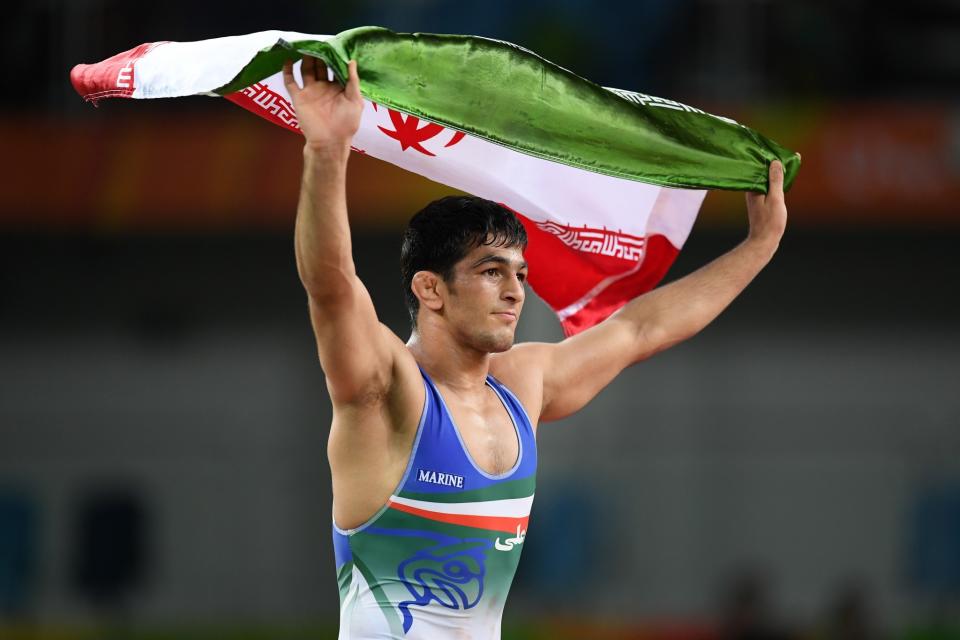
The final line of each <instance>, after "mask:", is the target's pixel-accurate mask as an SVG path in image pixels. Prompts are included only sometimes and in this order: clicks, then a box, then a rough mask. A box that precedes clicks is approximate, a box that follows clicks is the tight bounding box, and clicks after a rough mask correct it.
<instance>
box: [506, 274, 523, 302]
mask: <svg viewBox="0 0 960 640" xmlns="http://www.w3.org/2000/svg"><path fill="white" fill-rule="evenodd" d="M506 282H507V284H506V286H505V287H504V290H503V298H504V299H505V300H510V301H511V302H523V299H524V297H525V296H526V294H527V292H526V289H524V288H523V281H522V280H520V278H519V277H518V276H517V275H514V276H513V277H511V278H507V280H506Z"/></svg>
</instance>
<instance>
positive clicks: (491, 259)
mask: <svg viewBox="0 0 960 640" xmlns="http://www.w3.org/2000/svg"><path fill="white" fill-rule="evenodd" d="M484 262H496V263H497V264H505V265H507V266H508V267H509V266H510V265H511V264H512V263H511V262H510V261H509V260H507V259H506V258H504V257H503V256H498V255H495V254H492V253H490V254H487V255H485V256H483V257H482V258H480V259H479V260H477V261H476V262H474V263H473V264H472V265H470V268H471V269H473V268H476V267H479V266H480V265H482V264H483V263H484ZM526 268H527V263H526V262H524V261H522V260H521V261H520V263H519V265H518V266H517V269H526Z"/></svg>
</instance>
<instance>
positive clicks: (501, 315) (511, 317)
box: [493, 311, 517, 320]
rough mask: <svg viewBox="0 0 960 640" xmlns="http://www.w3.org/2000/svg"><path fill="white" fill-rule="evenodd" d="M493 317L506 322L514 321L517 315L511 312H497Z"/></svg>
mask: <svg viewBox="0 0 960 640" xmlns="http://www.w3.org/2000/svg"><path fill="white" fill-rule="evenodd" d="M493 315H495V316H497V317H499V318H504V319H507V320H516V319H517V314H516V313H515V312H513V311H497V312H495V313H494V314H493Z"/></svg>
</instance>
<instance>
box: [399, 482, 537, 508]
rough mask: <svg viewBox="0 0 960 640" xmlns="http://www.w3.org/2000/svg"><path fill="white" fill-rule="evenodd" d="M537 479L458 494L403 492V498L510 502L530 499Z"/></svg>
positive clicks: (441, 500)
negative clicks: (513, 499)
mask: <svg viewBox="0 0 960 640" xmlns="http://www.w3.org/2000/svg"><path fill="white" fill-rule="evenodd" d="M536 485H537V483H536V479H535V478H534V476H532V475H531V476H528V477H526V478H521V479H519V480H508V481H506V482H499V483H497V484H493V485H490V486H489V487H484V488H483V489H472V490H469V491H460V492H458V493H417V492H415V491H401V492H400V494H399V495H400V497H401V498H408V499H410V500H423V501H424V502H488V501H490V500H508V499H510V498H529V497H530V496H532V495H533V492H534V489H536Z"/></svg>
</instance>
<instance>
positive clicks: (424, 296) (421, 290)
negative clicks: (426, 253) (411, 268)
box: [410, 271, 443, 311]
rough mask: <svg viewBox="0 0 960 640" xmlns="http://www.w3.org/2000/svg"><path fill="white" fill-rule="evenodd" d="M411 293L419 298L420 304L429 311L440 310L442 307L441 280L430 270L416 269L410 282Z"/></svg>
mask: <svg viewBox="0 0 960 640" xmlns="http://www.w3.org/2000/svg"><path fill="white" fill-rule="evenodd" d="M410 288H411V289H413V294H414V295H415V296H417V299H418V300H420V306H423V307H426V308H427V309H430V310H431V311H440V310H441V309H442V308H443V293H442V291H441V289H442V288H443V280H441V279H440V276H438V275H437V274H435V273H433V272H432V271H417V272H416V273H415V274H413V280H412V281H411V282H410Z"/></svg>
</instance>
